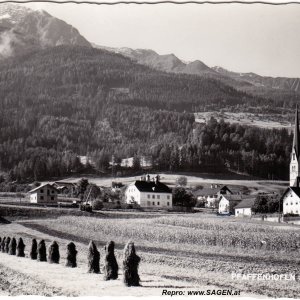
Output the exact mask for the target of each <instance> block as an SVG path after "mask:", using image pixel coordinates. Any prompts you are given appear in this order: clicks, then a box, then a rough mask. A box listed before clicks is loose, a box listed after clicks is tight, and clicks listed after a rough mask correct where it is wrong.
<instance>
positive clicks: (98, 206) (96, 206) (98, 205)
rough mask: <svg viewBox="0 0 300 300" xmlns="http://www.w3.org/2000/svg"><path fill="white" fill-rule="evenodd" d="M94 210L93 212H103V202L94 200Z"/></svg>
mask: <svg viewBox="0 0 300 300" xmlns="http://www.w3.org/2000/svg"><path fill="white" fill-rule="evenodd" d="M92 209H93V210H101V209H103V202H102V201H101V200H94V201H93V202H92Z"/></svg>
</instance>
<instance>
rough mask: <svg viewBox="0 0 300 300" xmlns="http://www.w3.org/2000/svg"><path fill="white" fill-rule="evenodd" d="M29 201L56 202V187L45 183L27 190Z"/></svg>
mask: <svg viewBox="0 0 300 300" xmlns="http://www.w3.org/2000/svg"><path fill="white" fill-rule="evenodd" d="M28 193H29V194H30V197H29V199H30V202H31V203H42V204H57V189H56V188H55V187H53V186H52V185H51V184H49V183H47V184H44V185H41V186H38V187H36V188H34V189H33V190H31V191H29V192H28Z"/></svg>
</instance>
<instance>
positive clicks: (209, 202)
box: [194, 185, 233, 208]
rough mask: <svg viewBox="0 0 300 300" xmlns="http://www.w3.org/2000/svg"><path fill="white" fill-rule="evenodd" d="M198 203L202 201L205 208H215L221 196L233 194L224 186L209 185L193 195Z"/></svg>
mask: <svg viewBox="0 0 300 300" xmlns="http://www.w3.org/2000/svg"><path fill="white" fill-rule="evenodd" d="M194 194H195V196H196V197H197V200H198V201H204V202H205V206H206V207H210V208H216V206H217V204H218V201H219V200H220V197H221V195H232V194H233V192H232V191H231V190H230V189H229V188H228V187H227V186H226V185H224V186H222V187H220V186H218V185H211V187H210V188H204V189H202V190H199V191H197V192H195V193H194Z"/></svg>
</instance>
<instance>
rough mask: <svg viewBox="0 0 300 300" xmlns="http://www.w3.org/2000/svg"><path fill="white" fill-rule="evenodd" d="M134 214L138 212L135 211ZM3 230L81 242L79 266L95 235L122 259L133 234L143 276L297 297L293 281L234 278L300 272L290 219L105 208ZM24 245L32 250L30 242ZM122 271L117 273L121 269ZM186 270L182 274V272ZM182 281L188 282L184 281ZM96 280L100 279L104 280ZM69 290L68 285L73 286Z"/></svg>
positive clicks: (27, 239)
mask: <svg viewBox="0 0 300 300" xmlns="http://www.w3.org/2000/svg"><path fill="white" fill-rule="evenodd" d="M137 215H138V216H137ZM0 229H1V231H2V232H3V233H2V234H1V235H4V230H5V232H6V234H7V235H23V236H24V239H25V243H26V244H27V245H29V244H30V240H31V238H33V237H36V238H38V239H41V238H46V243H47V244H48V243H50V241H51V240H54V239H55V240H57V241H58V242H59V244H60V247H62V248H63V247H64V246H65V245H66V244H67V242H68V241H70V240H72V241H74V242H75V243H76V245H77V246H78V249H79V253H78V256H79V262H80V264H79V266H82V267H84V268H86V255H87V244H88V243H89V241H90V240H91V239H93V240H94V241H95V242H96V244H97V245H98V247H99V249H100V252H101V264H103V262H102V260H103V255H104V252H103V248H102V247H103V246H104V245H105V244H106V243H107V241H109V240H113V241H115V243H116V256H117V260H118V262H119V266H121V265H122V264H121V262H122V257H123V248H124V245H125V244H126V243H127V242H128V240H132V241H133V242H134V243H135V245H136V249H137V253H138V255H139V256H141V259H142V262H141V265H140V268H139V270H140V276H141V278H142V285H145V286H147V283H146V282H147V280H146V282H144V283H143V278H144V279H145V278H148V276H156V277H157V276H158V277H160V278H161V280H166V279H167V280H171V281H172V284H171V285H170V286H177V287H178V286H185V285H186V284H187V283H189V286H195V287H196V286H198V287H199V286H200V287H202V286H207V285H213V286H216V287H222V288H232V289H237V290H241V291H242V293H244V294H249V293H252V294H255V295H263V296H271V297H297V296H298V295H299V294H300V287H299V284H298V282H297V281H289V282H287V281H276V288H275V287H274V282H272V281H251V280H250V281H242V280H233V279H232V278H231V276H232V273H243V274H248V273H260V274H261V273H272V274H283V273H289V274H295V275H297V276H299V274H300V258H299V251H300V243H299V240H300V239H299V238H300V231H299V227H297V226H295V225H287V224H276V223H268V222H264V223H262V222H260V221H254V220H249V219H236V218H234V217H217V216H215V215H205V214H199V213H195V214H155V213H152V214H151V213H148V214H147V213H141V214H140V215H139V213H134V214H131V213H127V214H126V213H122V214H120V215H118V213H113V212H109V213H106V212H103V216H100V217H99V218H92V217H85V216H70V215H68V216H59V217H56V218H47V219H34V218H29V219H23V220H19V221H15V222H13V223H11V224H8V225H1V227H0ZM27 250H29V249H27ZM120 272H122V271H121V270H120ZM183 274H184V275H183ZM185 283H186V284H185ZM101 284H102V283H101V281H99V285H101ZM71 290H72V289H71Z"/></svg>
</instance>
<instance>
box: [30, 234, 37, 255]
mask: <svg viewBox="0 0 300 300" xmlns="http://www.w3.org/2000/svg"><path fill="white" fill-rule="evenodd" d="M29 256H30V258H31V259H33V260H35V259H37V256H38V253H37V242H36V239H32V242H31V248H30V252H29Z"/></svg>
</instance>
